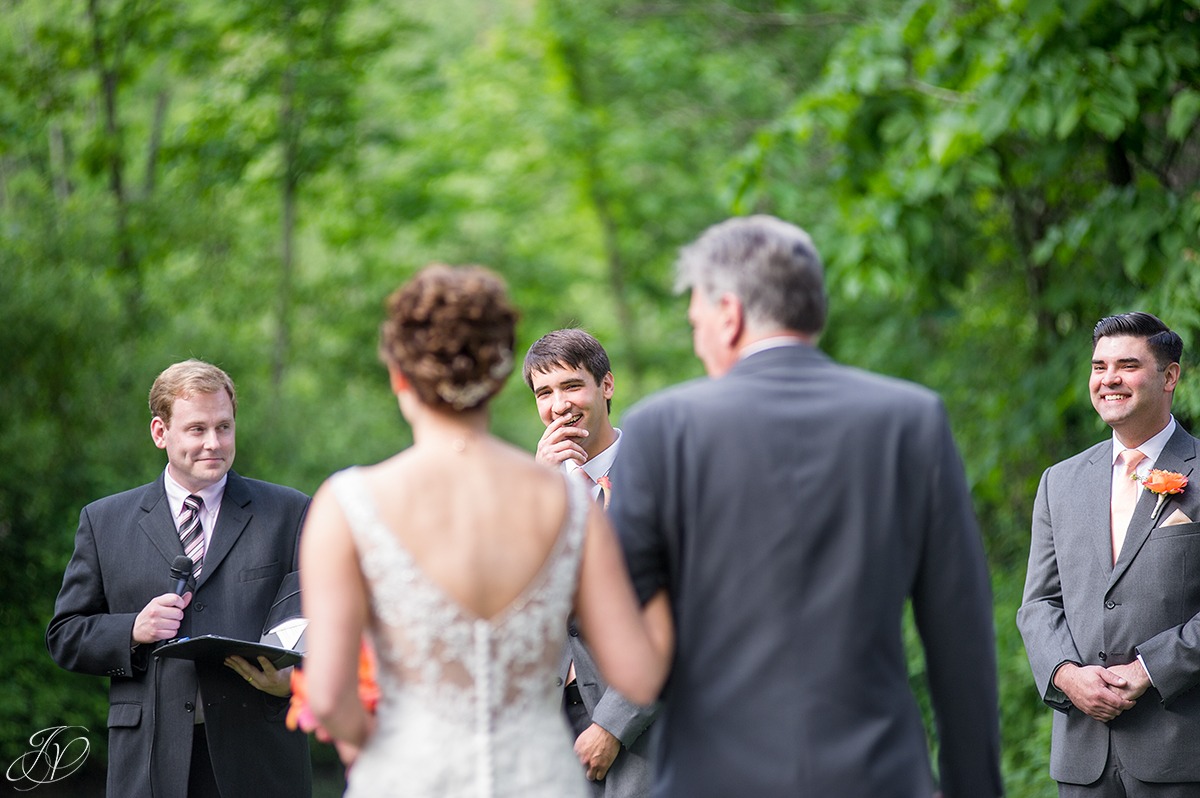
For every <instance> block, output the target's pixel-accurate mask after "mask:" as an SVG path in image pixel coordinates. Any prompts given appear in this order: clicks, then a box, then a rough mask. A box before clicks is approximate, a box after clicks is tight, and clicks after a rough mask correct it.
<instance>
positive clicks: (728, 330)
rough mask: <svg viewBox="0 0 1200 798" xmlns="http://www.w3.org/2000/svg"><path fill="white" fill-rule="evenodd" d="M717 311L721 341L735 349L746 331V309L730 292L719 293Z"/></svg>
mask: <svg viewBox="0 0 1200 798" xmlns="http://www.w3.org/2000/svg"><path fill="white" fill-rule="evenodd" d="M717 312H718V314H719V318H720V321H721V325H720V331H721V342H722V343H723V344H725V346H727V347H729V348H730V349H736V348H737V346H738V344H739V343H740V342H741V339H742V335H743V334H744V333H745V332H746V311H745V308H743V307H742V300H740V299H738V298H737V297H736V296H734V295H733V294H730V293H725V294H721V298H720V299H718V300H717Z"/></svg>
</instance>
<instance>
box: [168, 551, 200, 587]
mask: <svg viewBox="0 0 1200 798" xmlns="http://www.w3.org/2000/svg"><path fill="white" fill-rule="evenodd" d="M193 567H195V563H193V562H192V558H191V557H189V556H187V555H186V554H180V555H179V556H178V557H176V558H175V561H174V562H172V563H171V592H172V593H174V594H175V595H177V596H182V595H183V591H184V590H185V589H187V583H188V579H190V578H191V576H192V568H193Z"/></svg>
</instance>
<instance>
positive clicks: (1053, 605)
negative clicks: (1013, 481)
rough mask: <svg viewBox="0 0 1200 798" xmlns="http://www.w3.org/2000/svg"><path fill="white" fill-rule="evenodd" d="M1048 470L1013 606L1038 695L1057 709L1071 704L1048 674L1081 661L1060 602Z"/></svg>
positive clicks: (1034, 515)
mask: <svg viewBox="0 0 1200 798" xmlns="http://www.w3.org/2000/svg"><path fill="white" fill-rule="evenodd" d="M1050 479H1051V471H1050V470H1049V469H1048V470H1047V471H1046V472H1045V473H1043V474H1042V479H1041V482H1040V484H1039V485H1038V491H1037V498H1035V499H1034V503H1033V525H1032V532H1031V540H1030V545H1029V566H1028V570H1027V571H1026V576H1025V592H1024V596H1023V597H1022V600H1021V607H1020V609H1019V610H1017V628H1018V629H1019V630H1020V632H1021V638H1022V639H1023V640H1024V642H1025V652H1026V655H1027V656H1028V657H1029V667H1030V669H1031V670H1032V671H1033V678H1034V682H1035V683H1036V684H1037V688H1038V691H1039V693H1040V694H1041V696H1042V700H1043V701H1045V702H1046V703H1047V704H1048V705H1050V706H1051V707H1053V708H1054V709H1057V710H1059V711H1061V712H1066V711H1067V710H1069V709H1070V708H1071V702H1070V701H1069V700H1068V699H1067V696H1066V694H1065V693H1063V692H1062V691H1061V690H1059V689H1058V688H1057V687H1055V686H1054V684H1053V679H1054V674H1055V672H1056V671H1057V670H1058V668H1059V667H1060V666H1061V665H1062V664H1063V663H1064V662H1075V663H1079V662H1082V661H1083V660H1082V658H1081V657H1080V656H1079V651H1078V649H1076V647H1075V641H1074V639H1073V638H1072V637H1071V630H1070V629H1069V628H1068V627H1067V616H1066V612H1065V610H1064V605H1063V594H1062V582H1061V580H1060V577H1059V572H1058V555H1057V553H1056V551H1055V547H1054V527H1053V520H1052V518H1051V513H1050Z"/></svg>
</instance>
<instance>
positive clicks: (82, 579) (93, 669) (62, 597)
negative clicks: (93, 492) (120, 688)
mask: <svg viewBox="0 0 1200 798" xmlns="http://www.w3.org/2000/svg"><path fill="white" fill-rule="evenodd" d="M136 618H137V613H129V612H125V613H110V612H109V607H108V603H107V600H106V598H105V595H104V585H103V577H102V574H101V569H100V558H99V554H98V552H97V550H96V536H95V532H94V530H93V527H92V519H91V516H90V514H89V508H87V507H85V508H84V509H83V511H82V512H81V513H80V514H79V529H78V530H77V531H76V533H75V549H74V551H73V552H72V554H71V560H70V562H69V563H68V564H67V570H66V573H65V574H64V576H63V584H62V589H61V590H60V591H59V593H58V599H57V600H56V601H55V602H54V617H53V618H52V619H51V621H50V625H49V627H48V628H47V629H46V647H47V648H48V649H49V650H50V656H51V657H52V658H53V659H54V661H55V662H56V663H58V665H59V666H61V667H63V668H66V669H67V670H70V671H76V672H78V673H87V674H92V675H94V676H132V675H133V674H134V671H135V665H138V664H140V665H141V667H140V668H137V670H142V669H144V668H145V662H144V657H143V656H141V655H139V654H137V653H135V652H134V651H133V650H132V649H131V645H132V643H133V624H134V621H135V620H136ZM138 648H139V649H140V648H142V647H140V646H139V647H138Z"/></svg>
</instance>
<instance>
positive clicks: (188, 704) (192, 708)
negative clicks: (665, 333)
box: [183, 701, 196, 712]
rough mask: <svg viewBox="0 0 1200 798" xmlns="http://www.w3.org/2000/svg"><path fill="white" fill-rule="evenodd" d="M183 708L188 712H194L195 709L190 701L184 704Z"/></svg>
mask: <svg viewBox="0 0 1200 798" xmlns="http://www.w3.org/2000/svg"><path fill="white" fill-rule="evenodd" d="M183 708H184V709H186V710H187V711H188V712H194V711H195V709H196V705H195V704H193V703H192V702H191V701H188V702H185V703H184V705H183Z"/></svg>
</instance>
